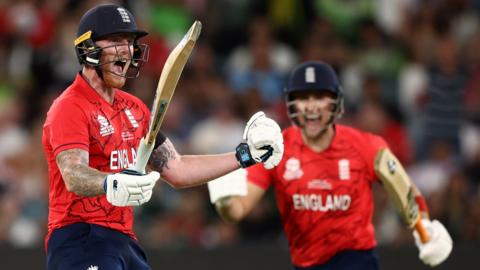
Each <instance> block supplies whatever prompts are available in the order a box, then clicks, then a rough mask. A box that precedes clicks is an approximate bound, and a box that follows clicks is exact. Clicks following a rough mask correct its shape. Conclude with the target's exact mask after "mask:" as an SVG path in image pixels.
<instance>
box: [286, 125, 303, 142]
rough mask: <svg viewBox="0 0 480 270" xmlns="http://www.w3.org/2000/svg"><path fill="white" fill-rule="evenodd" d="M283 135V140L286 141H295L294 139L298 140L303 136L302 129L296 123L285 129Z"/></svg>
mask: <svg viewBox="0 0 480 270" xmlns="http://www.w3.org/2000/svg"><path fill="white" fill-rule="evenodd" d="M282 135H283V140H284V141H285V142H287V141H288V142H293V141H296V140H297V139H298V138H301V132H300V129H299V128H298V127H297V126H295V125H292V126H290V127H288V128H286V129H284V130H283V131H282Z"/></svg>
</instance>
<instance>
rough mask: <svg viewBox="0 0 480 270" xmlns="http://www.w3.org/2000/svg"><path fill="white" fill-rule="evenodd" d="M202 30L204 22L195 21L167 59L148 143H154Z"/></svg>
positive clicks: (157, 94) (152, 114)
mask: <svg viewBox="0 0 480 270" xmlns="http://www.w3.org/2000/svg"><path fill="white" fill-rule="evenodd" d="M201 30H202V24H201V23H200V21H195V22H194V23H193V25H192V26H191V27H190V29H189V30H188V32H187V33H186V34H185V36H184V37H183V39H182V40H181V41H180V43H179V44H178V45H177V46H176V47H175V48H174V49H173V51H172V52H171V53H170V55H169V56H168V58H167V60H166V61H165V65H164V66H163V70H162V74H161V75H160V79H159V81H158V85H157V91H156V94H155V100H154V102H153V107H152V112H151V118H150V125H149V130H148V133H147V137H146V139H147V141H146V143H147V144H153V143H154V141H155V137H156V136H157V134H158V131H159V130H160V126H161V124H162V122H163V118H164V117H165V112H166V111H167V109H168V105H169V104H170V101H171V99H172V96H173V93H174V92H175V87H176V86H177V83H178V80H179V78H180V75H181V74H182V71H183V68H184V67H185V64H186V63H187V60H188V58H189V56H190V54H191V53H192V50H193V47H194V46H195V42H196V41H197V39H198V37H199V35H200V32H201Z"/></svg>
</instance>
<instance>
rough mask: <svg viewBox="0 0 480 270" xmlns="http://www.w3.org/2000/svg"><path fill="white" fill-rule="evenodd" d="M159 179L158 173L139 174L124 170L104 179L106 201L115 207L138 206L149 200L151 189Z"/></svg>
mask: <svg viewBox="0 0 480 270" xmlns="http://www.w3.org/2000/svg"><path fill="white" fill-rule="evenodd" d="M159 178H160V174H159V173H158V172H155V171H153V172H150V173H149V174H145V175H142V174H139V173H137V172H135V171H131V170H126V171H123V172H120V173H116V174H110V175H108V176H107V177H106V178H105V183H104V188H105V192H106V194H107V201H108V202H109V203H111V204H112V205H115V206H138V205H142V204H144V203H146V202H148V201H149V200H150V198H151V197H152V189H153V187H154V186H155V183H156V182H157V180H158V179H159Z"/></svg>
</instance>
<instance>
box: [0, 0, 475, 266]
mask: <svg viewBox="0 0 480 270" xmlns="http://www.w3.org/2000/svg"><path fill="white" fill-rule="evenodd" d="M100 2H101V1H74V0H15V1H12V0H0V63H1V65H0V258H1V260H0V268H1V269H44V251H43V237H44V234H45V229H46V217H47V207H48V199H47V198H48V196H47V193H48V185H47V183H48V180H47V171H46V163H45V161H44V156H43V152H42V147H41V127H42V123H43V120H44V118H45V112H46V110H47V109H48V107H49V105H50V104H51V102H52V100H53V98H54V97H55V96H57V95H58V94H59V93H60V92H61V91H62V90H63V89H64V88H65V87H66V86H67V85H68V84H69V83H70V82H71V81H72V80H73V78H74V75H75V73H76V72H78V70H79V65H78V63H77V61H76V58H75V53H74V50H73V40H74V39H75V33H76V27H77V23H78V21H79V19H80V17H81V15H82V14H83V13H84V12H85V11H86V10H87V9H88V8H90V7H92V6H93V5H96V4H98V3H100ZM109 2H115V1H109ZM117 3H120V4H122V5H124V6H126V7H127V8H128V9H130V10H131V11H132V12H133V13H134V15H135V17H136V20H137V23H138V24H139V25H140V28H143V29H146V30H147V31H149V32H150V35H149V36H147V38H145V39H143V42H145V43H148V44H149V45H150V48H151V51H150V60H149V63H148V65H147V66H146V67H145V68H144V70H143V71H142V73H141V75H140V78H138V79H137V80H131V81H130V82H129V83H128V85H127V86H126V87H125V89H127V90H129V91H131V92H133V93H134V94H135V95H137V96H139V97H141V98H142V99H143V100H144V101H145V103H146V104H148V105H150V104H151V101H152V98H153V96H152V95H153V93H154V89H155V87H156V83H157V79H158V76H159V74H160V72H161V68H162V64H163V62H164V61H165V58H166V56H167V55H168V53H169V50H170V49H171V48H172V47H173V46H174V45H175V44H176V43H177V42H178V41H179V39H180V38H181V36H182V35H183V34H184V33H185V31H186V29H188V27H189V25H190V24H191V22H192V21H193V20H194V19H199V20H201V21H202V23H203V33H202V35H201V40H200V42H199V43H197V46H196V49H195V51H194V54H193V56H192V59H191V61H190V62H189V64H188V66H187V68H186V70H185V71H184V74H183V75H182V77H181V80H180V83H179V85H178V87H177V91H176V94H175V96H174V99H173V103H172V104H171V106H170V108H169V111H168V113H167V117H166V122H165V125H164V127H163V131H164V133H166V134H167V135H168V137H169V138H170V139H171V140H172V141H173V142H174V144H175V145H176V147H177V148H178V150H179V151H180V152H181V153H217V152H223V151H231V150H232V149H234V147H235V146H236V144H237V143H238V142H239V140H240V138H241V135H242V130H243V126H244V123H245V121H246V119H248V117H249V116H250V115H251V114H252V113H253V112H255V111H257V110H259V109H262V110H264V111H266V112H267V114H268V115H270V116H272V117H273V118H275V119H276V120H277V121H278V122H279V123H280V124H281V125H282V126H283V127H285V126H287V125H288V124H289V121H288V119H287V118H286V114H285V109H284V100H283V96H282V88H283V85H284V82H285V78H286V75H287V73H288V71H289V69H290V68H291V67H292V66H293V65H295V64H296V63H298V62H300V61H303V60H306V59H308V60H313V59H315V60H323V61H326V62H328V63H331V64H332V65H333V66H334V67H335V69H336V70H337V71H338V72H339V74H340V77H341V80H342V84H343V87H344V91H345V95H346V107H347V113H346V115H345V116H344V117H343V119H342V121H341V122H343V123H347V124H351V125H353V126H356V127H359V128H362V129H364V130H367V131H371V132H373V133H376V134H379V135H382V136H384V137H385V139H386V140H387V142H389V143H390V145H391V147H392V149H393V151H394V152H395V153H396V154H397V156H398V157H399V158H400V160H401V161H402V162H403V163H404V164H405V165H406V167H407V168H408V171H409V172H410V174H411V176H412V177H413V179H414V181H415V182H416V183H417V185H418V186H419V187H420V189H421V190H422V192H423V193H424V195H425V197H426V199H427V201H428V204H429V206H430V212H431V216H432V217H433V218H437V219H439V220H441V221H442V222H443V223H444V224H445V225H446V226H447V228H448V229H449V231H450V233H451V235H452V237H453V239H454V251H453V254H452V256H451V257H450V258H449V260H448V261H447V262H446V263H445V264H444V265H442V266H440V267H439V268H438V269H453V267H456V268H457V269H458V268H462V269H471V268H472V267H473V268H475V267H474V265H475V264H476V263H475V262H476V260H475V255H477V254H480V253H479V251H480V248H479V246H480V189H479V184H480V17H479V11H480V1H479V0H470V1H469V0H425V1H422V0H356V1H352V0H303V1H300V0H270V1H255V0H171V1H158V0H157V1H154V0H152V1H147V0H137V1H133V0H131V1H117ZM374 193H375V198H376V214H375V217H374V222H375V224H376V228H377V239H378V242H379V254H380V259H381V264H382V265H383V266H384V268H383V269H405V267H409V269H424V268H425V267H423V266H422V265H421V263H420V261H419V260H418V259H417V250H416V247H414V244H413V239H412V237H411V234H410V232H409V231H408V230H407V229H405V228H404V226H402V224H401V222H400V220H399V219H398V217H397V215H396V213H395V210H394V209H393V208H392V205H391V204H390V203H389V201H388V198H387V196H386V194H385V192H384V191H383V190H382V189H381V188H380V187H379V186H376V187H375V189H374ZM136 216H137V217H136V224H135V227H136V228H135V230H136V232H137V234H138V236H139V238H140V240H141V243H142V245H143V246H144V247H145V248H146V249H147V251H148V252H147V253H148V255H149V258H150V260H151V262H152V266H153V268H154V269H162V268H163V269H171V268H175V269H191V268H193V267H195V268H196V269H244V268H248V269H289V267H290V265H289V255H288V250H287V244H286V240H285V237H284V236H283V233H282V230H281V226H280V221H279V217H278V214H277V211H276V208H275V204H274V198H273V195H272V194H271V193H270V194H269V196H267V198H266V199H265V200H263V201H262V203H261V204H260V205H258V206H257V207H256V208H255V209H254V211H253V212H252V213H251V215H250V216H249V217H248V218H247V219H246V220H245V221H244V222H242V223H241V224H239V225H238V226H233V225H227V224H225V223H223V222H221V221H220V220H219V218H218V217H217V215H216V213H215V212H214V209H213V207H212V206H211V205H210V204H209V200H208V192H207V190H206V187H205V186H201V187H197V188H192V189H186V190H173V189H172V188H170V187H169V186H168V185H166V184H164V183H161V184H158V185H157V187H156V190H155V192H154V195H153V198H152V200H151V202H150V203H148V204H147V205H145V206H144V207H141V208H137V211H136ZM425 269H426V268H425Z"/></svg>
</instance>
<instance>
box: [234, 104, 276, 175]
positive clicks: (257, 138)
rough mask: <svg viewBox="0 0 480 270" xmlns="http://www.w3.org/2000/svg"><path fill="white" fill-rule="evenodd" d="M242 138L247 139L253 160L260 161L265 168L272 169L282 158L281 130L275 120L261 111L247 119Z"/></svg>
mask: <svg viewBox="0 0 480 270" xmlns="http://www.w3.org/2000/svg"><path fill="white" fill-rule="evenodd" d="M243 139H244V140H246V141H247V144H248V148H249V150H250V154H251V157H252V158H253V160H255V162H257V163H259V162H262V163H263V165H264V166H265V168H266V169H272V168H273V167H275V166H277V165H278V163H280V161H281V160H282V156H283V136H282V131H281V129H280V127H279V126H278V124H277V122H275V121H274V120H273V119H271V118H268V117H267V116H265V113H263V112H262V111H260V112H257V113H256V114H254V115H253V116H252V117H251V118H250V120H248V122H247V126H246V127H245V131H244V132H243ZM250 165H251V164H250ZM242 167H243V165H242Z"/></svg>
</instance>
